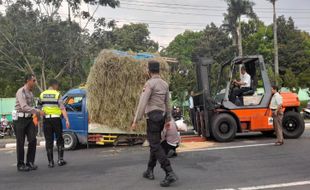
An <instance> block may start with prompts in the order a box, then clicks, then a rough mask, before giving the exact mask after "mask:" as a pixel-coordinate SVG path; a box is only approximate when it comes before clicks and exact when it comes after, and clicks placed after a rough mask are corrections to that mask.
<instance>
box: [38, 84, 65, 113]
mask: <svg viewBox="0 0 310 190" xmlns="http://www.w3.org/2000/svg"><path fill="white" fill-rule="evenodd" d="M59 98H60V92H59V91H57V90H45V91H44V92H42V93H41V95H40V101H41V104H42V107H43V111H44V113H45V114H46V115H59V116H60V115H61V109H60V108H59V105H58V100H59Z"/></svg>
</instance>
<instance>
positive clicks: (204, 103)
mask: <svg viewBox="0 0 310 190" xmlns="http://www.w3.org/2000/svg"><path fill="white" fill-rule="evenodd" d="M194 62H195V64H196V76H197V84H198V91H199V92H200V93H199V94H198V95H197V96H195V97H194V105H195V107H196V110H197V112H199V116H201V117H200V126H201V127H202V128H203V131H204V133H203V134H202V135H204V136H205V137H210V126H211V121H210V118H211V115H212V113H213V110H214V109H215V104H214V101H212V97H211V92H210V91H211V89H210V69H211V64H212V63H213V60H212V59H211V58H207V57H197V58H196V59H195V60H194Z"/></svg>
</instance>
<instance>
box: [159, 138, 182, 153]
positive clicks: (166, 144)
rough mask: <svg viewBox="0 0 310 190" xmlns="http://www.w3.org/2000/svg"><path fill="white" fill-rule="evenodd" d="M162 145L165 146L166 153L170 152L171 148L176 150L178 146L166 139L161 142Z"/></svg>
mask: <svg viewBox="0 0 310 190" xmlns="http://www.w3.org/2000/svg"><path fill="white" fill-rule="evenodd" d="M161 146H162V147H163V149H164V151H165V153H166V155H167V154H168V152H169V151H170V150H173V151H174V152H176V149H177V148H178V146H172V145H170V144H168V142H167V141H166V140H165V141H163V142H161Z"/></svg>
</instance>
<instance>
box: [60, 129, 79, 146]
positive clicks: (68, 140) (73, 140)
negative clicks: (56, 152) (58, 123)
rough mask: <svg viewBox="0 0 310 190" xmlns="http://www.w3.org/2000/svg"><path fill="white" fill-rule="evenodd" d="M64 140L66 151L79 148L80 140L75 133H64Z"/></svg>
mask: <svg viewBox="0 0 310 190" xmlns="http://www.w3.org/2000/svg"><path fill="white" fill-rule="evenodd" d="M62 136H63V139H64V144H65V150H74V149H76V147H77V144H78V140H77V137H76V135H75V134H74V133H70V132H64V133H63V135H62Z"/></svg>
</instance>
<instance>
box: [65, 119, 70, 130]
mask: <svg viewBox="0 0 310 190" xmlns="http://www.w3.org/2000/svg"><path fill="white" fill-rule="evenodd" d="M66 128H67V129H70V122H69V120H68V119H66Z"/></svg>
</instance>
